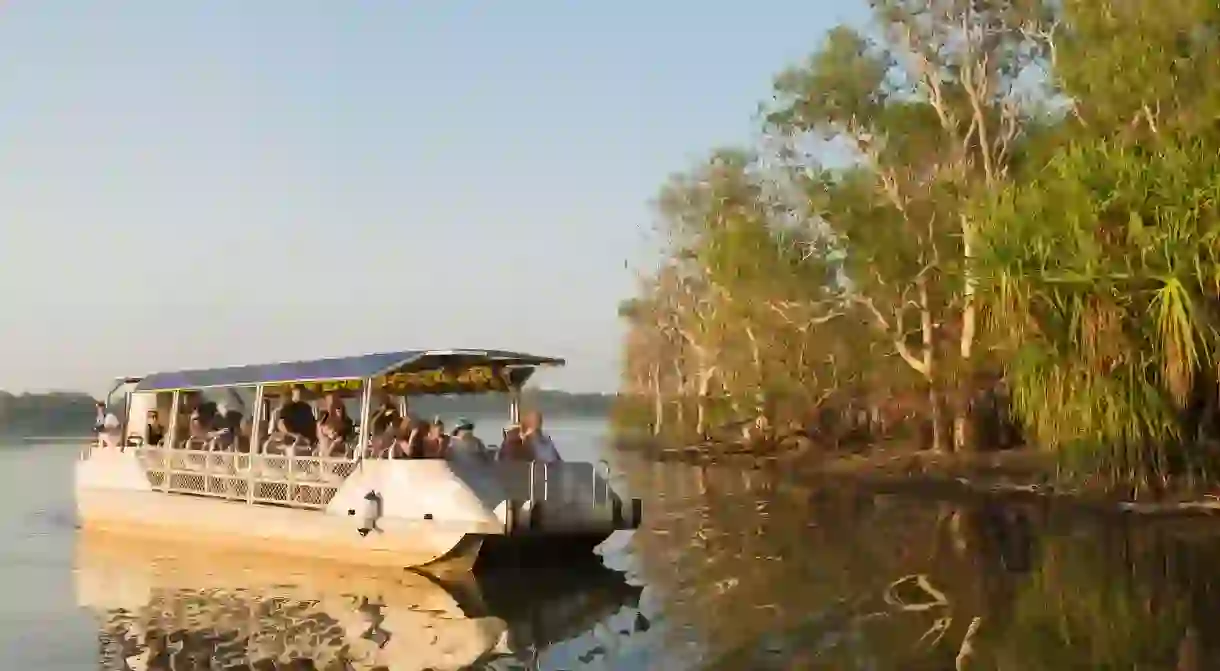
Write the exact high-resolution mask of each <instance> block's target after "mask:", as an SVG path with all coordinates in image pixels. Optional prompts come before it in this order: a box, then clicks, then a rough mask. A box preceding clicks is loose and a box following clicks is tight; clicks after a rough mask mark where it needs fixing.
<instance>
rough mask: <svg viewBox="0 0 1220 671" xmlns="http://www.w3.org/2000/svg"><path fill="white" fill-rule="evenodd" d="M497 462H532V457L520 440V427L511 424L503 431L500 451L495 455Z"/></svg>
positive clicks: (523, 442)
mask: <svg viewBox="0 0 1220 671" xmlns="http://www.w3.org/2000/svg"><path fill="white" fill-rule="evenodd" d="M496 459H497V460H499V461H533V460H534V455H533V454H531V453H530V451H529V448H528V447H526V445H525V441H524V440H522V439H521V427H519V426H517V425H516V424H511V425H509V426H508V428H506V429H504V440H503V441H501V442H500V451H499V452H498V453H496Z"/></svg>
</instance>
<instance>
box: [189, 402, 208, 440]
mask: <svg viewBox="0 0 1220 671" xmlns="http://www.w3.org/2000/svg"><path fill="white" fill-rule="evenodd" d="M211 434H212V422H211V417H209V416H208V414H207V412H206V411H205V410H204V408H203V406H200V407H198V408H195V409H194V410H192V411H191V415H190V419H189V420H188V422H187V439H188V440H191V441H203V442H205V443H206V442H207V441H208V439H209V438H211Z"/></svg>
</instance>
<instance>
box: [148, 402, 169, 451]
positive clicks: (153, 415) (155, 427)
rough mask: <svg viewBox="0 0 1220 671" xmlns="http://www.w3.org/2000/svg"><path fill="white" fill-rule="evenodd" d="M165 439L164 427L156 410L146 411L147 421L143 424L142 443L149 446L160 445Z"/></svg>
mask: <svg viewBox="0 0 1220 671" xmlns="http://www.w3.org/2000/svg"><path fill="white" fill-rule="evenodd" d="M164 440H165V427H164V426H162V425H161V418H160V416H159V415H158V414H157V411H156V410H149V411H148V421H147V423H146V424H145V425H144V444H145V445H148V446H150V447H160V445H161V442H162V441H164Z"/></svg>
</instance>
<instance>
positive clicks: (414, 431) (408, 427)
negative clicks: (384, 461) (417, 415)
mask: <svg viewBox="0 0 1220 671" xmlns="http://www.w3.org/2000/svg"><path fill="white" fill-rule="evenodd" d="M427 434H428V423H427V422H420V421H416V420H413V419H411V418H410V417H404V418H402V420H401V421H399V423H398V432H397V434H396V435H395V437H394V444H393V445H392V446H391V448H390V458H391V459H419V458H422V457H423V456H424V436H426V435H427Z"/></svg>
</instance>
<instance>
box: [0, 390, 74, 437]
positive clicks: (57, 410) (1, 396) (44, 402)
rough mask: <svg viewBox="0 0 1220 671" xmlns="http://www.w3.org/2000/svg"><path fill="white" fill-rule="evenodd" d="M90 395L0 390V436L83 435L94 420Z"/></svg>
mask: <svg viewBox="0 0 1220 671" xmlns="http://www.w3.org/2000/svg"><path fill="white" fill-rule="evenodd" d="M95 403H96V401H95V400H94V399H93V397H92V396H89V395H88V394H83V393H79V392H51V393H49V394H11V393H9V392H6V391H0V436H84V435H88V434H89V431H90V430H91V429H92V427H93V422H94V419H95V417H96V410H95V408H94V404H95Z"/></svg>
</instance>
